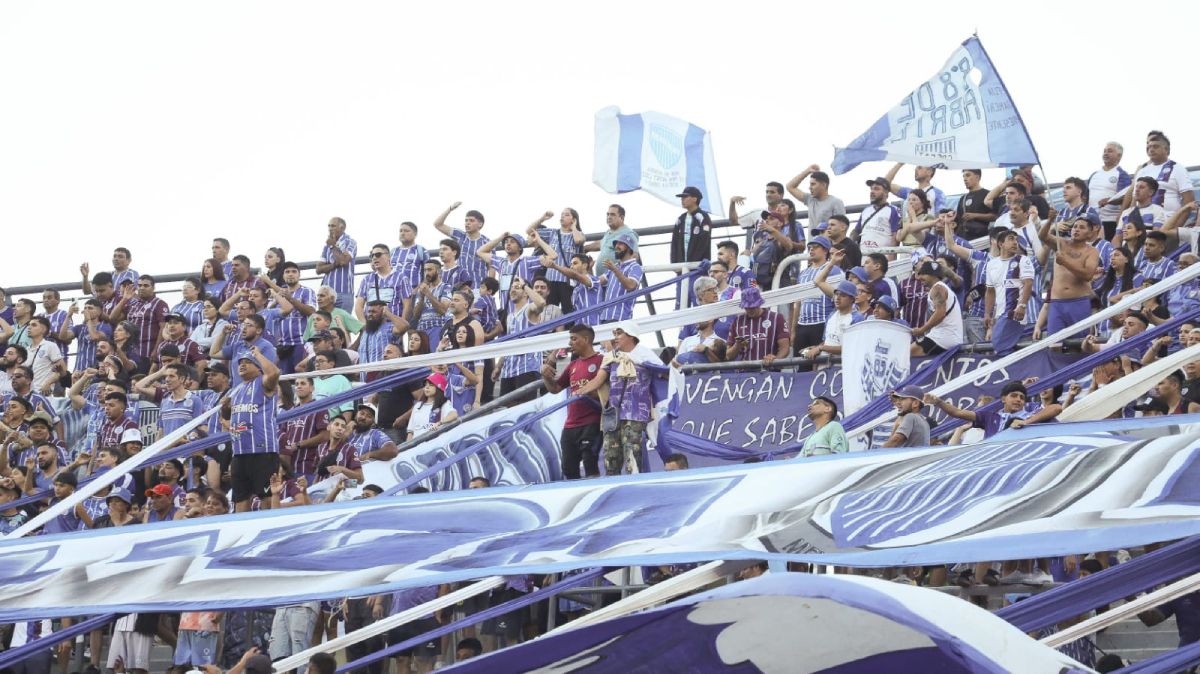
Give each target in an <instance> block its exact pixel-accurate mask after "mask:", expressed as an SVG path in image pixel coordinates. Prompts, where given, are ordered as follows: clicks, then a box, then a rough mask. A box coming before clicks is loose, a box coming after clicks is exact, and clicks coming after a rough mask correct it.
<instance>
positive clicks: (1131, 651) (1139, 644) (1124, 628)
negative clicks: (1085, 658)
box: [1095, 617, 1179, 662]
mask: <svg viewBox="0 0 1200 674" xmlns="http://www.w3.org/2000/svg"><path fill="white" fill-rule="evenodd" d="M1095 641H1096V645H1097V646H1099V647H1100V649H1101V650H1103V651H1104V652H1106V653H1115V654H1117V655H1119V656H1121V657H1123V658H1125V659H1126V660H1129V661H1134V662H1136V661H1140V660H1145V659H1147V658H1152V657H1154V656H1156V655H1161V654H1163V653H1167V652H1170V651H1173V650H1175V649H1176V648H1177V647H1178V646H1179V632H1177V631H1176V629H1175V618H1174V617H1171V618H1168V619H1167V620H1164V621H1163V622H1161V623H1159V624H1157V625H1155V626H1154V627H1146V626H1145V625H1143V624H1142V621H1140V620H1138V619H1137V618H1136V617H1133V618H1127V619H1125V620H1122V621H1121V622H1119V623H1117V624H1115V625H1110V626H1109V627H1108V629H1106V630H1104V631H1103V632H1100V633H1099V634H1097V635H1095Z"/></svg>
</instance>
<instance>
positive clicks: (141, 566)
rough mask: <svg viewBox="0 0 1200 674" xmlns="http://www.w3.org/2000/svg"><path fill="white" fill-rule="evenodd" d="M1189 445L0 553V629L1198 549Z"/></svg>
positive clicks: (818, 467) (103, 537)
mask: <svg viewBox="0 0 1200 674" xmlns="http://www.w3.org/2000/svg"><path fill="white" fill-rule="evenodd" d="M1198 452H1200V433H1189V434H1180V435H1174V436H1170V437H1163V438H1156V439H1152V440H1139V441H1133V442H1130V441H1126V440H1124V439H1122V438H1119V437H1113V436H1110V435H1098V436H1065V437H1056V438H1035V439H1030V440H1017V441H1012V442H998V443H987V444H983V445H975V446H971V447H968V448H961V447H946V448H932V449H910V450H894V451H875V452H863V453H857V454H849V455H841V456H832V457H821V458H816V459H801V460H793V461H772V462H764V463H757V464H746V465H737V466H731V467H720V468H706V469H695V470H690V471H678V472H672V473H651V474H642V475H633V476H623V477H613V478H602V479H593V480H583V481H572V482H559V483H554V484H545V485H533V486H527V487H501V488H493V489H485V490H470V491H458V492H445V493H433V494H421V495H410V496H400V497H395V498H378V499H368V500H358V501H350V502H345V503H336V504H329V505H321V506H311V507H302V508H290V509H287V510H285V511H279V512H261V513H247V514H240V515H226V516H221V517H212V518H202V519H197V520H185V521H179V522H169V523H163V524H154V525H137V526H129V527H121V528H118V529H105V530H99V531H92V532H80V533H75V534H64V535H55V536H41V537H35V538H26V539H18V540H12V541H2V542H0V622H13V621H16V620H23V619H27V618H34V617H46V616H61V615H85V614H93V613H104V612H118V611H137V610H168V611H180V610H199V609H202V608H214V609H220V608H237V607H247V606H263V605H282V604H291V603H296V602H299V601H303V600H309V599H324V598H332V597H338V596H346V595H347V594H356V595H363V594H375V593H379V592H385V591H390V590H393V589H398V588H402V587H412V586H429V585H435V584H438V583H447V582H454V581H461V580H466V579H472V578H481V577H485V576H490V575H519V574H526V573H550V572H558V571H564V570H569V569H577V568H583V567H594V566H624V565H659V564H668V563H683V562H697V561H703V560H712V559H778V560H784V559H787V560H803V561H810V562H818V563H825V564H840V565H849V566H905V565H916V564H940V563H948V562H958V561H981V560H1003V559H1030V558H1035V557H1052V556H1058V555H1063V554H1073V553H1081V552H1090V551H1094V550H1111V549H1117V548H1123V547H1131V546H1137V545H1143V544H1146V543H1151V542H1159V541H1166V540H1173V539H1177V538H1184V537H1187V536H1192V535H1196V534H1198V533H1200V480H1198V479H1196V476H1197V474H1200V456H1198Z"/></svg>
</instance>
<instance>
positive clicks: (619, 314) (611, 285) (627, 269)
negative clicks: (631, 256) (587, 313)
mask: <svg viewBox="0 0 1200 674" xmlns="http://www.w3.org/2000/svg"><path fill="white" fill-rule="evenodd" d="M617 264H618V265H619V267H620V269H621V273H622V274H624V275H625V276H627V277H629V278H631V279H633V280H635V281H637V282H638V283H639V284H640V283H641V282H642V277H643V276H644V274H643V272H642V265H640V264H638V262H637V260H628V261H626V262H619V263H617ZM604 278H605V279H606V280H605V282H604V300H605V301H608V300H612V299H616V298H618V297H624V296H625V295H628V294H629V293H632V292H636V290H637V289H636V288H635V289H634V290H626V289H625V286H623V285H621V282H620V281H619V280H617V275H616V274H614V273H613V272H611V271H606V272H604ZM630 318H633V298H632V297H631V298H629V299H627V300H625V301H624V302H619V303H617V304H614V305H613V306H610V307H608V308H606V309H604V311H603V313H602V314H601V316H600V322H601V323H612V322H615V321H625V320H629V319H630Z"/></svg>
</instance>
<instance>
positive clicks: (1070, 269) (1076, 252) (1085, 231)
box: [1038, 209, 1100, 336]
mask: <svg viewBox="0 0 1200 674" xmlns="http://www.w3.org/2000/svg"><path fill="white" fill-rule="evenodd" d="M1055 216H1056V213H1055V212H1054V210H1053V209H1051V212H1050V217H1047V218H1046V219H1045V220H1044V221H1043V222H1042V227H1041V229H1040V230H1039V231H1038V238H1039V239H1041V240H1042V242H1043V243H1045V244H1046V247H1047V248H1053V249H1054V250H1056V251H1057V252H1058V254H1057V255H1055V256H1054V281H1053V283H1052V284H1051V287H1050V307H1049V314H1048V316H1047V320H1046V334H1054V333H1056V332H1058V331H1059V330H1062V329H1063V328H1066V327H1068V326H1071V325H1074V324H1075V323H1078V322H1079V321H1081V320H1083V319H1085V318H1087V317H1088V316H1090V315H1091V313H1092V301H1091V295H1092V279H1093V278H1095V275H1096V270H1097V268H1099V266H1100V252H1099V251H1097V250H1096V248H1095V247H1094V246H1092V245H1091V243H1089V239H1090V238H1091V235H1092V232H1091V229H1090V227H1089V225H1088V221H1087V220H1086V219H1084V218H1076V219H1075V220H1074V222H1072V223H1071V235H1070V238H1060V237H1059V236H1058V233H1057V232H1053V231H1051V229H1052V228H1054V219H1055ZM1079 334H1083V333H1082V331H1081V332H1080V333H1079ZM1071 336H1078V335H1071Z"/></svg>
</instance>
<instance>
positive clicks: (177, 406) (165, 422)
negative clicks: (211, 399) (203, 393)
mask: <svg viewBox="0 0 1200 674" xmlns="http://www.w3.org/2000/svg"><path fill="white" fill-rule="evenodd" d="M158 406H159V410H160V412H159V415H158V425H159V426H161V427H162V429H163V433H164V434H166V433H171V432H172V431H174V430H175V429H177V428H179V427H180V426H183V425H185V424H187V422H189V421H191V420H192V419H195V418H196V417H198V416H200V415H201V414H204V402H203V401H201V400H200V396H198V395H196V394H195V393H193V392H191V391H185V392H184V395H183V399H181V400H176V399H175V397H174V396H172V395H171V394H170V393H167V392H164V393H163V395H162V398H161V399H160V400H159V402H158Z"/></svg>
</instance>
